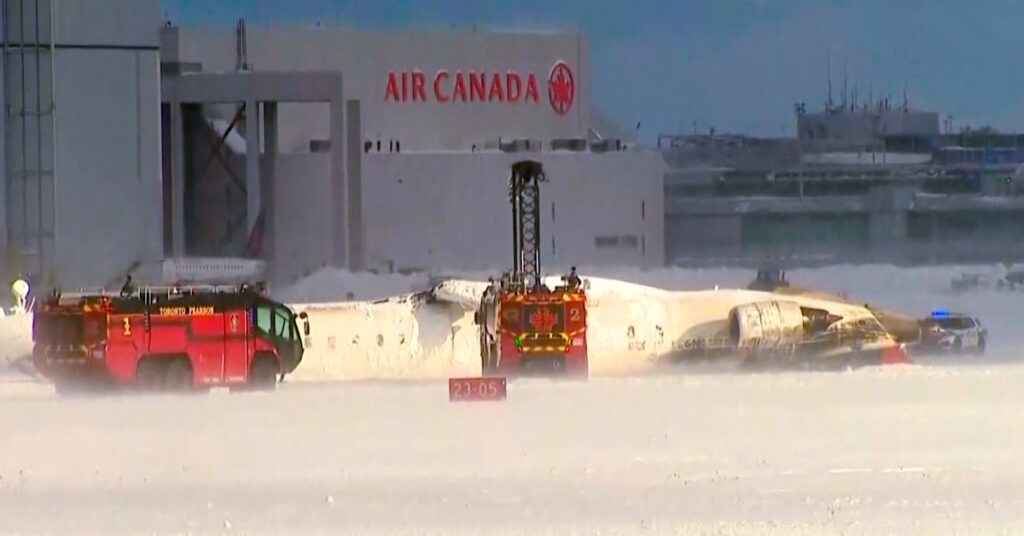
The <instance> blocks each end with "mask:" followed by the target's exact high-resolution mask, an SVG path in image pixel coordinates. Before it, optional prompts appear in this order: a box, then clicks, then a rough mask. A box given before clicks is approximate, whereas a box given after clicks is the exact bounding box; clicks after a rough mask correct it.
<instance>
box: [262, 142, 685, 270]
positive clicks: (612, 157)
mask: <svg viewBox="0 0 1024 536" xmlns="http://www.w3.org/2000/svg"><path fill="white" fill-rule="evenodd" d="M364 156H365V158H364V159H363V176H362V196H361V197H362V209H363V218H362V229H363V236H362V237H361V238H362V240H363V249H364V251H365V253H364V255H365V260H366V267H367V268H368V269H374V270H389V269H393V270H433V271H439V270H444V269H451V270H491V271H494V270H500V269H506V268H509V267H510V266H511V263H512V212H511V207H510V205H509V202H508V194H507V187H508V176H509V174H510V171H511V165H512V163H513V162H515V161H517V160H522V159H536V160H539V161H540V162H541V163H543V164H544V167H545V171H546V173H547V175H548V177H549V182H547V183H545V184H544V185H543V186H542V190H541V205H542V211H541V234H542V244H543V247H542V249H541V255H542V262H543V264H544V266H545V267H546V268H547V269H550V270H555V269H565V268H568V267H569V266H570V265H573V264H578V265H580V266H581V267H582V266H593V265H624V266H660V265H663V264H664V248H665V245H664V211H665V208H664V201H663V192H662V184H661V177H662V174H663V173H664V167H663V163H662V159H661V157H660V156H659V155H658V154H657V153H654V152H618V153H606V154H574V153H518V154H505V153H461V154H451V153H431V154H426V153H420V154H381V155H376V154H370V155H364ZM329 168H330V163H329V159H328V157H327V155H326V154H324V153H313V154H306V155H281V156H279V157H278V162H277V166H276V172H277V177H276V181H277V182H276V184H275V191H276V198H275V212H276V217H275V225H276V226H277V233H276V239H275V242H274V244H275V246H274V247H275V248H276V251H277V252H278V254H277V255H275V259H276V262H275V263H274V272H275V274H276V275H277V276H278V277H279V279H278V280H279V281H291V280H294V279H296V278H298V277H300V276H302V275H305V274H308V273H309V272H311V271H313V270H316V269H318V268H321V267H323V266H325V265H326V264H327V263H328V261H329V259H330V243H329V242H330V229H329V226H330V223H329V222H330V221H331V218H330V211H331V208H330V207H331V201H330V196H329V192H330V187H329V181H328V179H327V177H328V174H327V171H328V169H329ZM552 207H553V208H552ZM624 236H625V237H635V243H631V241H630V240H621V238H622V237H624ZM598 237H602V241H603V242H607V238H609V237H616V238H617V239H618V240H619V244H618V245H616V246H602V245H600V244H598V243H596V242H595V240H596V239H597V238H598Z"/></svg>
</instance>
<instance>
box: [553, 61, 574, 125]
mask: <svg viewBox="0 0 1024 536" xmlns="http://www.w3.org/2000/svg"><path fill="white" fill-rule="evenodd" d="M575 98H576V80H575V79H574V78H573V76H572V69H570V68H569V64H567V63H565V62H564V61H562V60H559V61H557V62H555V64H554V65H553V66H552V67H551V73H550V74H549V75H548V100H550V101H551V109H553V110H554V111H555V113H556V114H558V115H565V114H567V113H569V109H571V108H572V101H573V100H575Z"/></svg>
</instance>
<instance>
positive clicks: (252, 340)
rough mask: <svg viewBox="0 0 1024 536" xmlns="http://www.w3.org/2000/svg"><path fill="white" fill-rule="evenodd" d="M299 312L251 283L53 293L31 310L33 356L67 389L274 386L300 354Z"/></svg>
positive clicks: (306, 327)
mask: <svg viewBox="0 0 1024 536" xmlns="http://www.w3.org/2000/svg"><path fill="white" fill-rule="evenodd" d="M297 318H298V317H297V316H296V315H295V313H294V312H292V310H291V309H289V308H288V307H287V306H285V305H284V304H281V303H278V302H276V301H273V300H271V299H270V298H268V297H267V296H266V295H265V292H264V291H263V289H262V288H261V287H260V286H255V287H254V286H252V285H242V286H239V287H185V288H182V287H169V288H168V287H162V288H143V289H141V290H137V291H134V290H129V289H126V291H124V292H122V294H121V295H119V296H118V295H110V294H107V293H105V292H95V293H79V294H74V295H62V294H61V293H60V292H59V291H55V292H54V293H53V294H52V295H50V297H49V298H48V299H46V300H44V301H42V303H39V304H37V307H36V309H35V311H34V318H33V322H32V340H33V343H34V348H33V355H32V357H33V363H34V364H35V367H36V369H38V370H39V372H40V373H41V374H43V375H44V376H45V377H46V378H48V379H49V380H51V381H52V382H54V384H55V386H56V388H57V389H58V391H60V392H66V391H77V390H80V389H82V388H96V387H116V386H137V387H140V388H142V389H145V390H162V391H188V390H193V389H200V388H205V387H213V386H229V387H243V386H245V387H253V388H260V389H273V388H274V386H275V384H276V383H277V381H278V379H280V380H283V379H284V377H285V375H286V374H288V373H291V372H292V371H294V370H295V368H296V367H297V366H298V365H299V362H300V361H301V360H302V353H303V348H302V335H303V334H304V335H308V334H309V324H308V320H306V319H305V315H303V317H302V320H303V333H300V330H299V323H298V322H297Z"/></svg>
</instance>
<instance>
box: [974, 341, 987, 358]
mask: <svg viewBox="0 0 1024 536" xmlns="http://www.w3.org/2000/svg"><path fill="white" fill-rule="evenodd" d="M987 345H988V341H987V340H985V337H978V346H977V347H975V349H974V353H975V354H976V355H985V346H987Z"/></svg>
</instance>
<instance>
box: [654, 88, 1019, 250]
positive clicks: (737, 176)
mask: <svg viewBox="0 0 1024 536" xmlns="http://www.w3.org/2000/svg"><path fill="white" fill-rule="evenodd" d="M796 123H797V133H798V136H797V137H796V138H773V139H757V138H750V137H746V136H733V135H723V134H719V133H708V134H703V135H694V134H691V135H672V136H662V137H661V138H659V146H660V147H661V150H662V152H663V154H664V155H665V161H666V165H667V167H668V170H667V171H666V176H665V204H666V216H665V242H666V260H667V262H669V263H675V264H683V265H709V264H720V265H728V264H743V265H753V264H757V263H759V262H763V261H764V259H765V258H766V257H773V258H778V259H786V260H788V262H790V263H791V264H808V263H834V262H884V263H898V264H919V263H972V262H1016V261H1021V260H1024V241H1022V240H1021V238H1024V196H1022V195H1021V194H1022V193H1024V173H1022V172H1021V171H1018V169H1019V166H1021V164H1022V163H1024V137H1018V136H1017V135H1013V134H1000V133H996V132H993V131H991V130H966V129H964V130H961V131H960V132H956V133H949V132H946V133H942V132H941V131H940V125H939V115H938V114H936V113H934V112H922V111H914V110H912V109H909V108H900V109H891V107H889V106H888V105H887V104H884V103H879V104H877V105H876V106H875V107H874V108H870V107H868V106H861V107H854V108H850V107H841V108H838V109H826V110H825V111H822V112H817V113H805V111H804V110H803V107H802V106H800V105H798V106H797V114H796Z"/></svg>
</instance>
